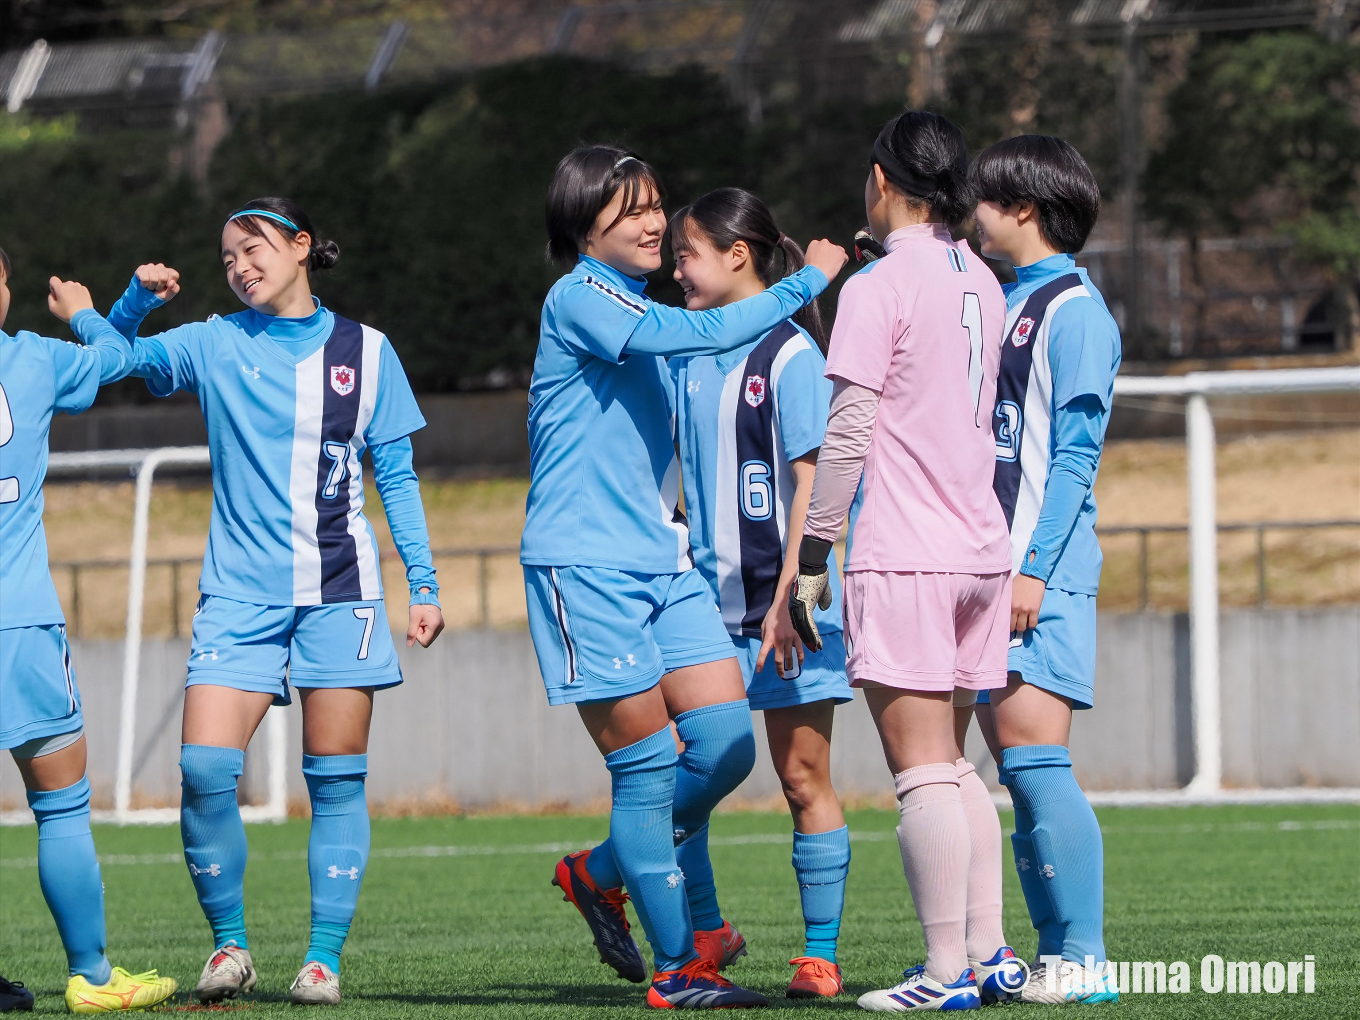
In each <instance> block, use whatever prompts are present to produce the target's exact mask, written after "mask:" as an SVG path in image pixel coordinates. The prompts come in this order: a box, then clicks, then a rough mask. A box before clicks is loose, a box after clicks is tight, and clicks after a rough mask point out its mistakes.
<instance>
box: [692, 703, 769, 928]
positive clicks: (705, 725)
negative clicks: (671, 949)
mask: <svg viewBox="0 0 1360 1020" xmlns="http://www.w3.org/2000/svg"><path fill="white" fill-rule="evenodd" d="M675 730H676V732H677V733H678V734H679V735H680V739H681V741H683V742H684V745H685V750H684V752H683V753H681V755H680V762H679V765H680V767H679V768H678V769H676V772H675V806H674V808H673V810H672V824H673V826H674V828H675V859H676V861H677V862H678V863H679V865H680V870H681V871H683V872H684V874H685V889H686V891H687V892H688V894H689V912H690V917H691V918H692V919H693V921H694V927H695V929H696V930H697V931H713V930H714V929H716V928H721V927H722V923H723V919H722V912H721V911H720V910H719V909H718V891H717V889H716V888H715V887H714V884H713V865H712V863H711V862H710V861H709V858H708V816H709V815H710V814H712V813H713V809H714V808H715V807H717V806H718V803H719V802H720V801H721V800H722V799H723V798H724V797H726V796H727V795H728V794H729V793H731V792H732V791H733V790H735V789H736V788H737V787H738V786H740V785H741V782H742V780H743V779H745V778H746V777H747V776H749V775H750V774H751V769H752V768H754V767H755V764H756V738H755V733H754V732H752V730H751V705H750V702H748V701H747V700H746V699H745V698H742V699H741V700H740V701H727V702H723V703H722V704H718V705H705V706H704V707H703V708H696V709H693V710H691V711H689V712H681V713H680V714H679V715H677V716H676V717H675Z"/></svg>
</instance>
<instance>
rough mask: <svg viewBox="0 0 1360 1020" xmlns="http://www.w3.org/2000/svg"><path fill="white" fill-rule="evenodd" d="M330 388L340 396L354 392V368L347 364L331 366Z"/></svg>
mask: <svg viewBox="0 0 1360 1020" xmlns="http://www.w3.org/2000/svg"><path fill="white" fill-rule="evenodd" d="M331 389H333V390H335V392H336V393H338V394H340V396H342V397H347V396H349V395H350V394H351V393H353V392H354V369H352V368H350V367H349V366H348V365H332V366H331Z"/></svg>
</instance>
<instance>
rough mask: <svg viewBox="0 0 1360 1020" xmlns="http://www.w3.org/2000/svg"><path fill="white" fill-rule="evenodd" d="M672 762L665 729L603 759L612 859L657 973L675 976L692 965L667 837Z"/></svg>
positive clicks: (681, 882) (681, 881) (681, 888)
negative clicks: (610, 800)
mask: <svg viewBox="0 0 1360 1020" xmlns="http://www.w3.org/2000/svg"><path fill="white" fill-rule="evenodd" d="M675 759H676V754H675V740H674V739H673V738H672V737H671V728H670V727H669V726H667V727H666V728H665V729H664V730H658V731H657V732H656V733H653V734H652V735H651V736H650V737H646V738H645V739H643V740H639V741H638V742H637V743H636V744H630V745H628V746H627V747H623V748H620V749H619V750H617V751H614V752H612V753H610V754H607V755H605V759H604V761H605V765H606V766H608V768H609V773H610V777H611V780H612V787H613V808H612V810H611V811H610V814H609V843H610V847H611V850H612V855H613V858H614V860H615V862H616V863H617V864H618V868H619V871H620V872H621V874H622V877H623V884H624V885H625V886H626V887H627V889H628V892H629V894H630V895H631V896H632V900H633V907H634V908H635V909H636V910H637V914H638V920H640V921H641V922H642V930H643V931H644V932H646V934H647V941H648V942H649V943H650V944H651V947H652V956H653V958H654V961H655V967H656V969H657V970H660V971H669V970H676V969H677V968H679V967H681V966H683V965H684V964H686V963H688V962H689V961H690V960H692V959H694V927H693V925H691V924H690V919H689V904H688V902H687V901H686V899H685V878H684V875H683V874H681V871H680V866H679V865H678V864H677V863H676V861H675V843H674V840H673V838H672V834H671V804H672V802H673V801H674V800H675Z"/></svg>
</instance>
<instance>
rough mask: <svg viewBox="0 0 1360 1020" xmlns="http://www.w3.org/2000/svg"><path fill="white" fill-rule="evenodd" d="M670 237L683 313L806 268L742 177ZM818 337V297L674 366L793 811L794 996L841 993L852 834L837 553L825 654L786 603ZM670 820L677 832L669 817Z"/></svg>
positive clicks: (702, 548) (709, 890)
mask: <svg viewBox="0 0 1360 1020" xmlns="http://www.w3.org/2000/svg"><path fill="white" fill-rule="evenodd" d="M667 236H668V240H669V241H670V245H671V250H672V251H673V252H674V253H675V278H676V280H677V281H679V283H680V286H681V287H682V288H684V291H685V307H686V308H689V309H692V310H699V309H705V308H722V307H724V306H726V305H729V304H732V303H733V302H735V301H740V300H742V299H743V298H747V297H751V296H752V295H755V294H759V293H761V292H762V291H763V290H765V289H766V288H767V287H769V286H771V285H772V284H774V283H775V282H776V281H778V280H779V279H780V278H781V277H783V276H787V275H789V274H792V273H795V272H797V271H798V270H799V269H801V268H802V267H803V251H802V249H801V248H799V247H798V245H797V243H796V242H794V241H793V240H792V239H791V238H789V237H787V236H785V235H784V234H783V233H782V232H781V231H780V229H779V228H778V227H777V226H776V225H775V222H774V217H773V216H771V215H770V211H769V209H767V208H766V206H765V203H764V202H762V201H761V200H760V199H758V198H756V196H755V195H752V194H751V193H750V192H747V191H742V190H740V189H738V188H722V189H720V190H718V191H712V192H709V193H708V194H707V195H705V196H703V197H702V198H700V199H699V200H698V201H696V202H695V203H694V204H693V205H689V206H686V207H685V208H683V209H681V210H680V211H679V212H677V213H676V214H675V216H674V217H673V218H672V219H671V223H670V227H669V230H668V235H667ZM826 339H827V338H826V328H825V327H824V326H823V325H822V319H821V315H820V312H819V311H818V308H817V304H816V302H815V301H814V302H812V303H810V304H808V305H807V306H806V307H805V308H804V309H803V310H802V311H800V312H798V313H796V314H795V315H794V316H793V318H792V319H786V320H785V321H784V322H782V323H780V324H779V325H778V326H775V327H774V328H773V329H771V330H768V331H766V332H765V333H764V334H762V335H760V336H757V337H754V338H752V339H751V340H750V341H748V342H747V343H745V344H743V345H742V346H741V347H738V348H737V349H736V350H734V351H729V352H728V353H726V354H720V355H717V356H713V355H703V356H697V357H686V358H672V359H671V362H670V368H671V374H672V377H673V378H674V380H675V399H676V413H677V421H676V426H677V434H678V436H679V441H680V463H681V465H682V467H683V478H684V485H685V510H686V513H687V516H688V517H689V525H690V531H689V534H690V546H691V548H692V549H693V550H694V558H695V564H696V565H697V566H698V568H699V572H700V573H701V574H702V575H703V576H704V580H706V581H707V582H708V583H709V586H710V587H711V588H712V589H713V594H714V595H715V596H716V597H717V600H718V606H719V610H720V612H721V613H722V619H723V623H724V625H725V626H726V628H727V632H728V634H729V635H730V637H731V640H732V644H733V645H734V646H735V648H736V653H737V662H738V663H739V664H740V666H741V671H742V679H743V680H744V681H745V682H746V697H747V700H748V701H749V702H750V705H751V708H752V709H753V710H755V709H762V710H764V712H765V731H766V735H767V737H768V738H769V744H770V756H771V758H772V759H773V761H774V766H775V771H776V772H777V773H778V774H779V780H780V783H781V784H782V785H783V788H784V796H785V798H786V799H787V801H788V804H789V810H790V811H792V813H793V828H794V833H793V868H794V873H795V875H796V876H797V879H798V889H799V893H800V894H801V897H802V902H803V923H804V926H805V934H806V953H805V955H803V956H799V957H796V958H795V959H793V960H791V961H790V963H791V964H793V966H795V967H797V968H798V970H797V971H796V972H795V974H794V976H793V980H792V981H791V982H790V983H789V988H788V994H789V996H790V997H793V998H815V997H818V996H826V997H831V996H835V995H838V994H839V993H840V992H842V991H844V986H843V984H842V982H841V975H840V969H839V967H838V966H837V965H836V942H837V939H838V937H839V933H840V920H841V910H842V907H843V906H844V904H845V877H846V874H847V872H848V871H849V867H850V834H849V830H848V829H847V828H846V826H845V817H844V815H842V814H841V806H840V801H839V800H838V799H837V797H836V791H835V790H834V789H833V788H832V785H831V724H832V710H833V709H834V708H835V706H836V705H837V704H838V703H842V702H846V701H850V700H851V699H852V698H853V695H852V694H851V692H850V685H849V684H848V683H847V681H846V678H845V645H844V643H843V642H842V641H841V635H840V629H841V614H840V605H839V602H840V599H839V595H840V584H839V578H838V576H837V575H838V573H839V571H838V570H837V569H836V566H835V557H834V554H833V555H832V557H831V558H830V559H829V561H828V570H829V575H830V578H831V588H832V593H833V600H832V606H831V607H830V609H829V610H828V611H826V612H819V614H818V629H819V631H820V633H821V634H822V639H823V647H822V649H821V651H818V652H812V653H810V654H808V655H806V656H805V655H804V650H803V648H802V644H801V642H800V641H799V640H798V638H797V636H796V635H795V633H794V630H793V623H792V621H791V620H790V618H789V604H788V596H789V587H790V585H791V584H792V583H793V579H794V577H795V576H796V575H797V573H798V548H797V543H798V541H799V540H800V539H801V538H802V535H803V520H804V518H805V517H806V515H807V506H808V500H809V499H810V498H811V495H812V480H813V475H814V472H815V471H816V464H817V448H818V447H819V446H821V444H822V436H823V435H824V433H825V432H826V415H827V407H828V405H829V404H830V402H831V383H830V381H829V380H828V379H827V378H826V376H825V374H824V373H825V370H826V358H825V357H824V356H823V351H824V350H825V347H826ZM789 542H792V543H793V548H792V549H791V550H789V551H787V552H786V546H787V544H788V543H789ZM771 653H773V654H771ZM767 660H769V661H768V662H767ZM675 824H676V828H677V829H680V828H681V827H682V825H681V820H680V819H678V818H677V820H676V823H675ZM693 840H694V837H691V838H690V839H689V840H687V841H686V842H685V843H684V844H682V846H688V845H689V844H690V843H691V842H693ZM678 856H679V855H678V854H677V857H678ZM680 865H681V868H682V869H683V870H684V872H685V889H686V891H687V892H688V893H689V905H690V915H691V916H692V917H693V919H694V926H695V928H696V929H699V930H701V931H702V930H705V929H719V928H722V927H724V926H727V925H726V922H724V921H723V920H722V916H721V914H720V913H719V911H718V901H717V895H716V893H715V892H714V886H713V872H712V867H711V866H710V865H709V862H708V860H707V855H705V857H704V859H703V860H702V861H691V860H690V859H682V860H680Z"/></svg>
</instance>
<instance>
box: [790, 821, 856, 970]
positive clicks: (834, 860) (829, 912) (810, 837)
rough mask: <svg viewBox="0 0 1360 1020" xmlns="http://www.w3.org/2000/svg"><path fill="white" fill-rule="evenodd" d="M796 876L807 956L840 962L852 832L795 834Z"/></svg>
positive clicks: (842, 829) (794, 856)
mask: <svg viewBox="0 0 1360 1020" xmlns="http://www.w3.org/2000/svg"><path fill="white" fill-rule="evenodd" d="M793 873H794V874H795V875H796V876H797V877H798V895H799V898H800V899H801V900H802V904H803V931H804V937H805V939H806V941H807V948H806V951H805V953H804V955H806V956H817V957H820V958H821V959H823V960H828V961H830V962H831V963H835V962H836V943H837V941H838V940H839V939H840V933H841V912H842V911H843V910H844V909H845V879H846V876H847V875H848V874H849V873H850V829H849V827H847V826H844V825H842V826H841V827H840V828H839V829H832V830H831V831H830V832H817V833H804V832H795V833H794V834H793Z"/></svg>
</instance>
